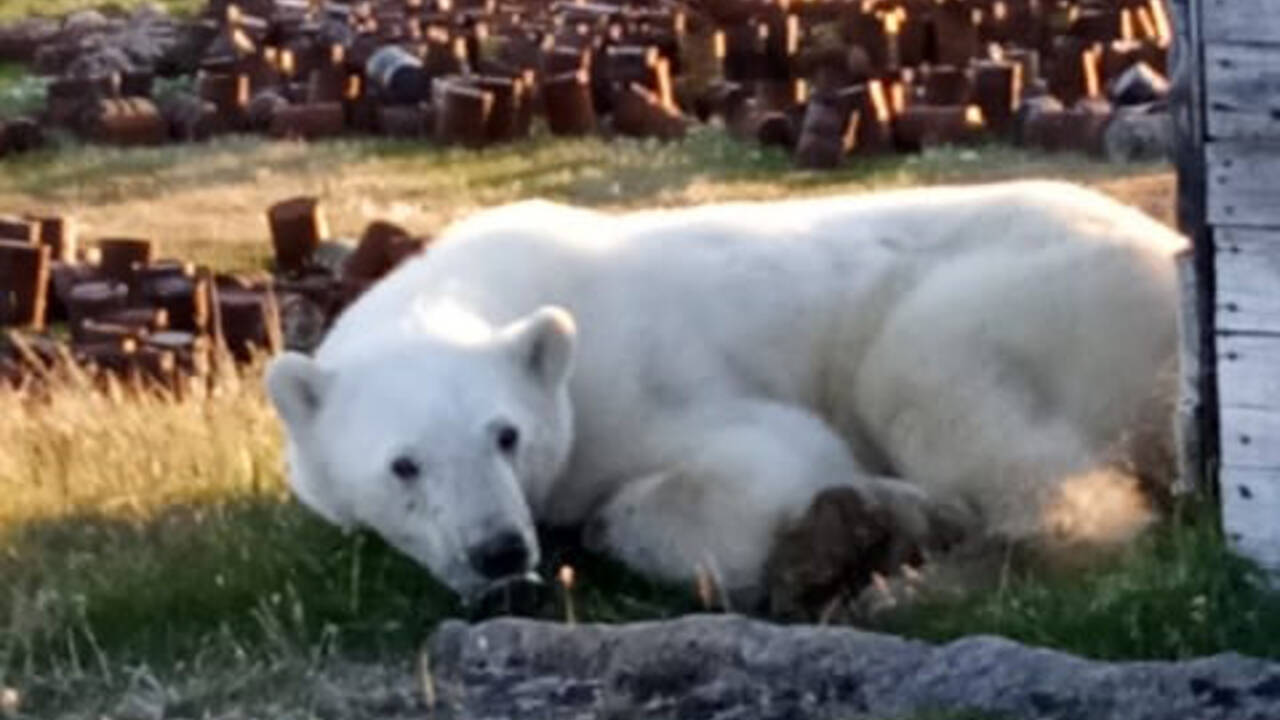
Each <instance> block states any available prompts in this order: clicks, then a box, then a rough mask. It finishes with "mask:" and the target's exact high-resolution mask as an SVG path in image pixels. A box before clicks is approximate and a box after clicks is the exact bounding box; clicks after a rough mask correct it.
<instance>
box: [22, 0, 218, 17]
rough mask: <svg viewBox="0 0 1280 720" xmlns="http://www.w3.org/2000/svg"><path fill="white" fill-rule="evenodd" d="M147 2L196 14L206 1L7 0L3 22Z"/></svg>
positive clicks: (177, 11)
mask: <svg viewBox="0 0 1280 720" xmlns="http://www.w3.org/2000/svg"><path fill="white" fill-rule="evenodd" d="M146 2H151V3H152V4H154V5H159V6H160V7H163V8H164V9H166V10H168V11H169V12H171V13H174V14H175V15H177V14H183V15H191V14H194V13H196V12H198V11H200V10H201V9H202V8H203V7H204V6H205V4H206V3H205V2H203V0H112V1H111V2H103V0H4V2H3V3H0V23H3V22H9V21H12V20H21V19H22V18H25V17H31V16H43V17H61V16H63V15H66V14H67V13H71V12H75V11H77V10H101V9H104V8H114V9H119V10H124V11H130V10H133V9H134V8H136V7H138V6H139V5H143V4H145V3H146Z"/></svg>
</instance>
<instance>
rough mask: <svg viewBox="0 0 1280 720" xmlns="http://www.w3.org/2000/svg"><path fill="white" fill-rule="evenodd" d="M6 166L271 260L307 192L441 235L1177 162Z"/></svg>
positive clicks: (227, 257) (95, 203)
mask: <svg viewBox="0 0 1280 720" xmlns="http://www.w3.org/2000/svg"><path fill="white" fill-rule="evenodd" d="M0 167H3V172H0V212H2V211H4V210H5V209H12V210H14V211H17V210H29V209H30V210H40V211H42V212H73V213H74V214H75V216H76V217H77V218H78V219H79V220H80V222H81V224H82V225H83V228H84V231H83V234H84V235H85V236H86V237H89V238H92V237H101V236H106V235H112V234H121V233H126V234H130V235H144V236H149V237H151V238H153V239H154V240H156V241H157V242H158V243H159V245H160V246H161V248H162V250H163V252H164V253H166V254H170V255H177V256H181V257H185V258H188V259H192V260H195V261H198V262H204V263H208V264H211V265H214V266H216V267H220V268H227V269H247V268H259V267H262V266H264V265H265V263H266V262H267V260H268V254H269V249H270V243H269V240H268V229H267V225H266V221H265V219H264V211H265V209H266V207H267V206H268V205H269V204H270V203H272V202H274V201H276V200H281V199H284V198H287V197H291V196H294V195H302V194H307V195H315V196H317V197H319V198H321V200H322V202H323V205H324V209H325V213H326V215H327V216H328V218H329V221H330V227H331V229H332V231H333V232H334V233H335V235H337V236H340V237H354V236H358V235H359V233H360V231H361V230H362V229H363V228H364V226H365V225H366V224H367V223H368V222H370V221H371V220H375V219H388V220H392V221H395V222H399V223H401V224H403V225H405V226H406V227H408V228H410V229H411V230H414V231H415V232H419V233H424V234H426V233H431V232H435V231H437V230H439V229H440V228H442V227H443V226H444V225H445V224H447V223H448V222H449V221H451V220H453V219H455V218H457V217H459V216H461V215H464V214H466V213H468V212H472V211H474V210H475V209H477V208H479V207H483V206H487V205H493V204H497V203H502V202H508V201H512V200H517V199H522V198H529V197H545V198H550V199H554V200H562V201H566V202H573V203H578V204H583V205H590V206H594V207H600V208H617V209H621V208H629V207H640V206H651V205H668V206H671V205H687V204H691V203H699V202H711V201H716V200H725V199H769V198H777V197H782V196H795V195H802V194H810V195H812V194H825V193H833V192H855V191H861V190H868V189H872V188H885V187H903V186H908V185H919V184H933V183H946V182H959V181H971V180H977V179H983V180H996V179H1005V178H1013V177H1026V176H1045V177H1060V178H1067V179H1072V180H1078V181H1083V182H1090V183H1106V182H1108V181H1110V180H1112V179H1115V178H1131V177H1134V176H1141V177H1153V178H1160V177H1162V176H1163V175H1164V173H1166V169H1165V168H1164V167H1163V166H1160V165H1145V166H1137V167H1116V166H1110V165H1106V164H1103V163H1097V162H1092V161H1089V160H1087V159H1085V158H1083V157H1078V156H1072V155H1064V156H1058V157H1052V158H1050V157H1046V156H1043V155H1038V154H1035V153H1029V152H1024V151H1020V150H1015V149H1011V148H1005V147H997V146H992V147H984V148H977V149H966V150H960V149H945V150H938V151H935V152H930V153H927V154H925V155H919V156H905V157H904V156H895V157H885V158H875V159H870V160H865V159H864V160H859V161H857V162H851V163H849V164H848V166H847V167H845V168H842V169H840V170H838V171H835V172H829V173H819V172H810V171H801V170H796V169H795V168H793V167H792V165H791V162H790V161H789V159H788V158H787V157H786V156H785V155H784V154H783V153H781V152H779V151H777V150H770V149H761V148H759V147H755V146H753V145H747V144H742V143H738V142H735V141H733V140H732V139H730V138H728V137H726V136H725V135H724V134H723V133H722V132H720V131H718V130H715V129H711V128H704V129H700V130H698V131H697V132H695V133H693V135H692V136H691V137H690V138H689V139H688V140H687V141H685V142H682V143H671V144H662V143H656V142H646V141H640V140H631V139H620V140H615V141H612V142H611V141H607V140H603V139H600V138H589V139H580V140H562V139H553V138H550V137H547V136H545V135H538V136H536V137H534V138H533V139H530V140H527V141H523V142H519V143H514V144H511V145H503V146H498V147H493V148H490V149H486V150H483V151H480V152H475V151H469V150H459V149H449V148H440V147H436V146H433V145H430V144H428V143H423V142H412V141H400V140H386V139H374V138H352V139H346V140H340V141H334V142H325V143H315V144H309V145H308V144H303V143H293V142H271V141H267V140H264V139H261V138H257V137H229V138H222V139H219V140H216V141H214V142H210V143H205V144H200V145H188V146H182V145H179V146H167V147H162V148H151V149H132V150H121V149H116V148H106V147H74V146H73V147H71V148H63V149H60V150H49V151H45V152H40V153H35V154H33V155H29V156H24V157H18V158H13V159H10V160H8V161H6V162H5V163H4V164H3V165H0ZM1160 212H1164V210H1163V209H1161V210H1160Z"/></svg>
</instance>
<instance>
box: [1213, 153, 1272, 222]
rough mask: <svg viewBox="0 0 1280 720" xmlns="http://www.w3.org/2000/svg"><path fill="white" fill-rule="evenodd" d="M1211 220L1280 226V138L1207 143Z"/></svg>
mask: <svg viewBox="0 0 1280 720" xmlns="http://www.w3.org/2000/svg"><path fill="white" fill-rule="evenodd" d="M1205 161H1206V164H1207V172H1206V174H1207V178H1206V180H1207V182H1206V184H1207V186H1208V187H1207V188H1206V190H1207V193H1208V198H1209V223H1210V224H1212V225H1234V226H1247V227H1280V202H1276V198H1277V197H1280V142H1240V141H1234V140H1215V141H1211V142H1209V143H1207V144H1206V145H1205Z"/></svg>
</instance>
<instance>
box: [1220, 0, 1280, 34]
mask: <svg viewBox="0 0 1280 720" xmlns="http://www.w3.org/2000/svg"><path fill="white" fill-rule="evenodd" d="M1203 6H1204V11H1203V19H1202V22H1203V23H1204V29H1203V32H1204V39H1205V42H1210V43H1217V42H1244V43H1280V15H1278V14H1276V5H1275V0H1204V2H1203Z"/></svg>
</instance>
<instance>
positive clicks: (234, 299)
mask: <svg viewBox="0 0 1280 720" xmlns="http://www.w3.org/2000/svg"><path fill="white" fill-rule="evenodd" d="M267 221H268V223H269V224H270V227H271V235H272V242H273V245H274V249H275V272H274V274H273V275H272V276H270V277H248V276H237V275H229V274H217V273H213V272H211V271H209V270H208V269H205V268H199V267H196V266H194V265H193V264H191V263H188V262H183V261H180V260H171V259H159V258H157V257H156V246H155V244H154V243H152V242H151V241H149V240H144V239H135V238H102V239H100V240H97V241H96V242H95V243H93V244H92V246H91V247H83V248H82V247H78V244H79V243H78V238H77V232H76V226H75V223H74V221H72V220H71V219H70V218H65V217H25V218H0V331H3V332H0V384H10V385H17V384H27V383H31V382H38V381H39V380H40V379H41V378H43V377H45V376H46V375H47V373H48V371H49V370H50V369H52V368H54V367H55V366H57V365H58V364H59V363H60V362H64V361H68V360H70V361H74V362H75V363H76V364H77V365H79V366H82V367H85V368H88V369H89V370H90V372H91V373H93V376H94V377H96V378H99V379H105V378H107V377H114V378H116V379H121V380H126V381H130V382H139V383H141V384H143V385H144V386H150V387H162V388H167V389H169V390H171V391H174V392H183V391H184V390H185V389H187V388H190V387H191V385H190V384H191V383H192V382H206V381H208V380H210V378H211V370H213V369H214V368H213V365H214V364H215V363H216V362H218V361H219V360H223V361H225V362H228V363H245V362H250V361H251V360H252V359H253V358H254V357H255V355H256V354H257V353H258V352H274V351H276V350H279V349H280V348H281V347H289V348H292V349H298V350H310V349H313V348H314V347H315V345H317V344H318V343H319V341H320V339H321V338H322V337H323V334H324V332H325V330H326V329H327V328H328V326H329V324H330V323H331V322H332V321H333V320H334V318H335V317H336V316H337V314H338V313H339V312H340V311H341V309H342V308H343V307H345V306H346V305H347V304H348V303H349V302H351V301H352V300H353V299H355V298H356V297H358V296H359V295H360V293H362V292H363V291H364V290H365V289H366V288H368V287H369V286H370V285H371V284H372V283H373V282H375V281H376V280H378V279H379V278H381V277H382V276H383V275H385V274H386V273H387V272H389V271H390V270H391V269H392V268H393V267H395V266H396V265H397V264H399V263H400V262H402V261H403V260H405V259H406V258H408V257H410V256H412V255H414V254H416V253H418V252H420V251H421V250H422V249H423V248H424V247H425V246H426V244H427V240H426V239H424V238H417V237H413V236H411V235H410V234H409V233H408V232H407V231H406V230H404V229H402V228H400V227H398V226H396V225H393V224H391V223H387V222H381V221H378V222H374V223H371V224H370V225H369V226H368V228H367V229H366V230H365V232H364V235H363V237H362V238H361V239H360V242H359V243H358V244H356V245H354V247H352V246H349V245H347V244H343V243H341V242H336V241H332V240H330V239H328V235H329V233H328V229H327V224H326V222H325V218H324V214H323V211H322V208H321V207H320V205H319V204H318V202H317V201H316V200H315V199H314V198H309V197H300V198H293V199H290V200H286V201H284V202H280V203H277V204H276V205H274V206H272V207H271V208H270V209H269V210H268V212H267Z"/></svg>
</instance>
